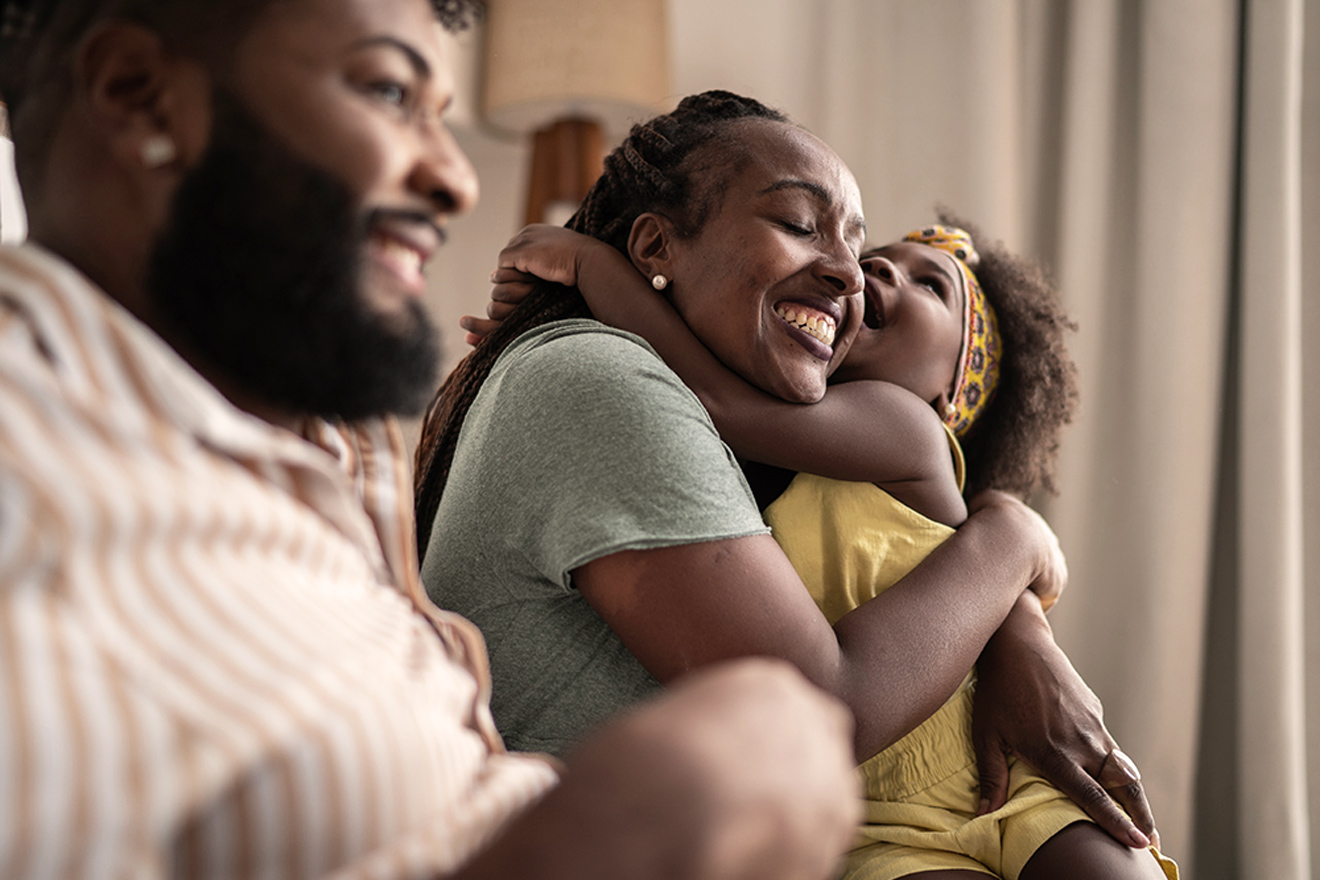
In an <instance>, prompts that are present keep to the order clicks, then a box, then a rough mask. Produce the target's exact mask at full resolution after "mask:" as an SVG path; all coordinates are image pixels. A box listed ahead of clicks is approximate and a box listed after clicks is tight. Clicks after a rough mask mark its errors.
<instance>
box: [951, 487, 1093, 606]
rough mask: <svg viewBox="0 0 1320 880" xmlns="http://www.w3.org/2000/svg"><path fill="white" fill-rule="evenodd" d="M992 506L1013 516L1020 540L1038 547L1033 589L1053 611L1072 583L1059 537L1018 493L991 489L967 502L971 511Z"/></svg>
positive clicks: (987, 508) (975, 511)
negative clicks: (1069, 579)
mask: <svg viewBox="0 0 1320 880" xmlns="http://www.w3.org/2000/svg"><path fill="white" fill-rule="evenodd" d="M992 509H993V510H997V511H1000V512H1002V513H1004V514H1006V515H1008V516H1010V517H1012V518H1013V521H1014V526H1013V528H1014V531H1015V533H1016V535H1017V539H1018V540H1019V541H1021V542H1022V543H1024V544H1027V545H1028V546H1031V547H1034V548H1035V550H1036V555H1037V566H1036V575H1035V578H1034V579H1033V580H1032V582H1031V584H1030V585H1029V589H1030V590H1031V591H1032V592H1033V593H1035V594H1036V596H1037V598H1039V599H1040V604H1041V607H1042V608H1044V609H1045V610H1046V611H1048V610H1050V608H1052V607H1053V606H1054V603H1055V602H1057V601H1059V597H1060V596H1061V595H1063V591H1064V589H1065V588H1066V587H1067V586H1068V561H1067V560H1066V559H1065V558H1064V556H1063V550H1062V548H1060V547H1059V538H1058V536H1057V535H1055V534H1054V530H1053V529H1051V528H1050V525H1049V523H1047V522H1045V518H1044V517H1043V516H1041V515H1040V514H1039V513H1037V512H1036V511H1035V510H1033V509H1032V508H1031V507H1029V506H1028V505H1027V503H1026V502H1025V501H1023V500H1022V499H1021V498H1018V497H1017V496H1016V495H1010V494H1009V493H1007V492H1001V491H999V490H997V489H987V490H986V491H984V492H981V493H979V494H977V495H976V497H974V498H972V499H971V501H969V502H968V503H967V510H968V513H969V514H976V513H977V512H979V511H982V510H992Z"/></svg>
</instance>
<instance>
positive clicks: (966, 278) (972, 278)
mask: <svg viewBox="0 0 1320 880" xmlns="http://www.w3.org/2000/svg"><path fill="white" fill-rule="evenodd" d="M903 240H904V241H914V242H917V243H918V244H924V245H929V246H930V247H933V248H936V249H938V250H941V251H944V252H945V253H946V254H948V255H949V256H951V257H953V261H954V262H955V263H956V264H957V265H958V269H959V271H961V272H962V277H963V290H964V291H965V293H966V295H965V296H964V297H963V299H964V301H965V305H964V309H963V342H962V350H961V352H959V358H958V372H957V373H956V374H955V375H954V377H953V397H952V403H950V404H949V405H948V406H947V407H945V410H944V412H943V413H941V414H940V415H941V417H942V418H943V419H944V423H945V424H946V425H948V426H949V427H950V428H951V429H952V430H953V433H954V435H955V436H957V437H959V438H962V437H963V436H965V435H966V434H967V431H968V430H969V429H970V428H971V427H972V423H973V422H975V421H976V419H977V418H978V417H979V416H980V415H981V413H983V412H985V409H986V407H988V406H989V405H990V401H991V400H992V399H993V398H994V396H995V389H996V388H997V387H998V386H999V354H1000V346H1001V342H1000V338H999V321H998V319H997V318H996V317H995V310H994V308H993V307H991V305H990V303H989V302H987V301H986V298H985V293H984V292H982V290H981V282H979V281H977V280H976V275H975V273H973V272H972V270H973V269H974V268H976V265H977V264H978V263H980V262H981V255H980V254H978V253H977V252H976V247H975V246H974V245H973V244H972V237H971V236H970V235H968V234H967V233H966V232H964V231H963V230H961V229H959V228H958V227H956V226H926V227H923V228H921V229H916V230H913V231H912V232H909V233H908V234H907V235H905V236H903Z"/></svg>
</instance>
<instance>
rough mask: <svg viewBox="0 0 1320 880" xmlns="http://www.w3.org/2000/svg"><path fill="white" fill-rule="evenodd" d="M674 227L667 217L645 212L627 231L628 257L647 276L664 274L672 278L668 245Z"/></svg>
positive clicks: (672, 237)
mask: <svg viewBox="0 0 1320 880" xmlns="http://www.w3.org/2000/svg"><path fill="white" fill-rule="evenodd" d="M673 241H674V227H673V224H671V223H670V222H669V218H667V217H663V216H661V215H660V214H656V213H653V212H650V211H648V212H646V213H645V214H642V215H641V216H640V217H638V218H637V219H636V220H634V221H633V225H632V231H631V232H629V233H628V259H630V260H632V264H633V266H634V267H635V268H636V269H637V271H638V272H641V273H642V274H643V275H645V276H646V277H647V278H654V277H655V276H656V275H664V276H665V277H666V278H672V277H673V274H672V272H671V271H670V269H671V260H672V255H671V254H670V245H671V244H672V242H673Z"/></svg>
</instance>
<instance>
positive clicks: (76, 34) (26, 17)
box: [0, 0, 485, 186]
mask: <svg viewBox="0 0 1320 880" xmlns="http://www.w3.org/2000/svg"><path fill="white" fill-rule="evenodd" d="M272 2H274V0H0V101H3V102H4V103H5V104H6V105H7V113H8V117H9V128H10V131H11V132H12V134H13V136H14V143H15V146H16V147H17V156H16V159H17V164H18V170H19V177H20V180H21V181H22V182H23V183H24V184H25V186H26V184H27V182H28V180H33V181H34V182H35V180H34V178H32V177H30V176H29V175H31V174H35V173H36V171H37V166H39V165H41V164H42V162H43V159H44V157H45V156H46V154H47V152H48V150H47V147H48V146H49V143H50V138H51V137H52V136H53V134H54V127H55V124H56V122H57V120H58V118H59V115H60V113H61V112H63V110H64V108H65V107H66V106H67V104H68V101H69V99H70V95H71V91H72V85H73V83H72V73H73V53H74V51H75V50H76V49H77V47H78V44H79V43H80V42H81V41H82V39H83V38H84V37H85V36H86V35H87V34H88V33H90V32H91V30H92V28H93V27H95V26H96V25H97V24H99V23H100V22H103V21H107V20H110V19H119V20H123V21H130V22H135V23H137V24H140V25H142V26H144V27H147V28H150V29H152V30H155V31H156V32H157V33H159V34H160V35H161V36H162V37H163V38H164V39H165V40H167V41H169V43H170V44H171V45H172V47H174V48H176V49H178V50H181V51H183V52H186V53H189V54H192V55H195V56H196V57H197V58H199V59H201V60H202V61H203V62H206V63H209V64H215V65H224V64H225V63H226V62H227V61H228V60H229V57H230V55H231V54H232V50H233V48H234V45H235V44H236V43H237V42H238V40H239V39H240V38H241V37H242V35H243V34H245V33H246V32H247V29H248V27H249V26H250V25H251V24H252V22H253V21H254V20H255V18H256V16H257V14H258V13H260V12H261V11H262V10H264V9H265V8H266V7H268V6H270V4H271V3H272ZM431 7H432V9H433V10H434V12H435V15H436V18H437V19H438V20H439V21H440V22H441V23H442V24H443V25H444V26H445V27H446V28H448V29H450V30H452V31H458V30H463V29H464V28H466V27H468V26H469V25H470V24H472V23H473V22H475V21H478V20H480V18H481V17H482V16H483V14H484V12H485V4H484V2H483V0H431Z"/></svg>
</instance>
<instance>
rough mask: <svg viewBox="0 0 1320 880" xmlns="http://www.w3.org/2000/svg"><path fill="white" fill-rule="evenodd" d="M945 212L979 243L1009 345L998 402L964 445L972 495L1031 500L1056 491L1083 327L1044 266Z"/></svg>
mask: <svg viewBox="0 0 1320 880" xmlns="http://www.w3.org/2000/svg"><path fill="white" fill-rule="evenodd" d="M938 213H939V218H940V222H941V223H943V224H945V225H946V226H957V227H959V228H961V229H965V230H966V231H967V232H968V233H969V234H970V235H971V236H972V241H974V242H976V249H977V251H978V253H980V255H981V262H980V264H979V265H977V267H976V277H977V280H978V281H980V282H981V289H982V290H983V291H984V292H985V296H986V299H987V300H989V302H990V304H991V305H992V306H993V307H994V309H995V314H996V316H997V317H998V320H999V334H1000V337H1001V339H1002V341H1003V344H1002V345H1001V347H1000V350H1001V352H1002V354H1001V359H1000V363H999V387H998V389H997V390H996V392H995V398H994V400H993V401H992V402H991V404H990V406H989V408H988V409H987V410H986V411H985V412H984V413H982V415H981V417H980V418H979V419H977V421H976V424H975V425H973V426H972V429H971V431H970V432H969V433H968V434H967V436H966V437H964V438H963V441H962V446H963V453H964V455H965V456H966V459H967V485H966V491H965V494H966V495H967V497H969V498H970V497H971V496H973V495H975V494H976V493H977V492H979V491H981V490H982V489H1000V490H1003V491H1005V492H1011V493H1013V494H1015V495H1018V496H1019V497H1021V498H1024V499H1025V498H1027V497H1028V496H1030V495H1031V494H1033V493H1035V492H1037V491H1040V490H1044V491H1046V492H1050V493H1053V492H1054V491H1056V490H1055V486H1054V468H1055V464H1056V463H1057V460H1058V452H1059V437H1060V435H1061V434H1062V432H1063V426H1064V425H1066V424H1068V423H1069V422H1071V421H1072V417H1073V413H1074V412H1075V411H1076V409H1077V367H1076V366H1075V365H1074V364H1073V361H1072V358H1071V357H1070V356H1069V354H1068V348H1067V345H1066V340H1065V336H1066V334H1067V333H1068V332H1070V331H1076V329H1077V325H1076V324H1074V323H1073V322H1072V321H1070V320H1069V319H1068V316H1067V314H1066V313H1065V312H1064V309H1063V304H1062V303H1061V302H1060V301H1059V296H1058V293H1057V292H1056V291H1055V289H1054V287H1053V285H1052V284H1051V283H1050V280H1049V278H1048V277H1047V275H1046V274H1045V271H1044V269H1043V268H1042V267H1041V266H1040V265H1039V264H1037V263H1035V262H1034V261H1032V260H1029V259H1027V258H1025V257H1020V256H1016V255H1014V254H1012V253H1010V252H1009V251H1008V250H1007V249H1006V248H1005V247H1004V245H1003V244H1002V243H1001V242H990V241H988V240H986V239H984V237H983V236H982V235H981V232H980V230H979V229H977V228H976V227H975V226H974V225H973V224H970V223H968V222H967V221H965V220H963V219H961V218H959V217H956V216H954V215H953V214H952V213H951V212H949V211H948V210H945V209H941V210H940V211H939V212H938Z"/></svg>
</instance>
